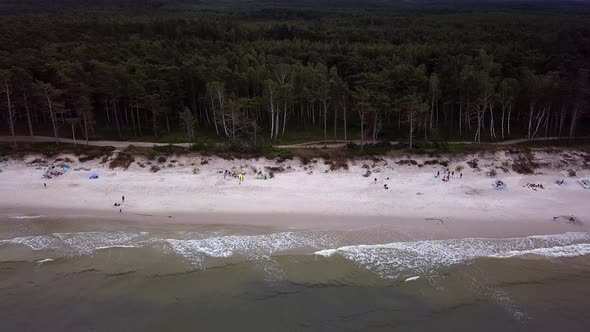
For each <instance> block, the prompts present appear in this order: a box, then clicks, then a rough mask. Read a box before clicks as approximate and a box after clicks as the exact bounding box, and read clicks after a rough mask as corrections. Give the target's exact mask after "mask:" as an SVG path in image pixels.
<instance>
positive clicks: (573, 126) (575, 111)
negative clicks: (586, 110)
mask: <svg viewBox="0 0 590 332" xmlns="http://www.w3.org/2000/svg"><path fill="white" fill-rule="evenodd" d="M577 121H578V108H577V107H574V109H573V110H572V122H571V123H570V137H569V142H570V144H571V143H573V142H574V134H575V132H576V122H577Z"/></svg>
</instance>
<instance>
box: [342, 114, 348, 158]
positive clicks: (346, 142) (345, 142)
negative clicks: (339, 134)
mask: <svg viewBox="0 0 590 332" xmlns="http://www.w3.org/2000/svg"><path fill="white" fill-rule="evenodd" d="M342 111H343V114H342V116H343V117H344V148H345V149H346V148H348V137H347V136H346V104H342Z"/></svg>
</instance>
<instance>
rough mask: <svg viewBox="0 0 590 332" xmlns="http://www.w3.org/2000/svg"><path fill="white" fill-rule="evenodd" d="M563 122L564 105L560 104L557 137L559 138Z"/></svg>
mask: <svg viewBox="0 0 590 332" xmlns="http://www.w3.org/2000/svg"><path fill="white" fill-rule="evenodd" d="M564 124H565V105H561V114H559V133H558V134H557V137H559V138H561V133H562V130H563V125H564Z"/></svg>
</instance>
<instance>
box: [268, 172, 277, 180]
mask: <svg viewBox="0 0 590 332" xmlns="http://www.w3.org/2000/svg"><path fill="white" fill-rule="evenodd" d="M274 177H275V173H274V172H272V171H271V172H268V178H269V179H272V178H274Z"/></svg>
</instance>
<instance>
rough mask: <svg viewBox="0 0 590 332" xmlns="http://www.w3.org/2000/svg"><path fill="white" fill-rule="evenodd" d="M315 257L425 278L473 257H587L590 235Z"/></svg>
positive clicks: (361, 249) (382, 247)
mask: <svg viewBox="0 0 590 332" xmlns="http://www.w3.org/2000/svg"><path fill="white" fill-rule="evenodd" d="M315 254H316V255H319V256H325V257H330V256H334V255H339V256H342V257H344V258H346V259H348V260H351V261H353V262H355V263H357V264H359V265H360V266H362V267H364V268H367V269H369V270H371V271H374V272H375V273H377V274H378V275H380V276H381V277H383V278H402V277H405V278H408V277H411V276H416V275H422V276H429V275H433V274H436V272H437V271H438V270H439V269H440V268H444V267H448V266H452V265H455V264H460V263H466V262H468V261H470V260H472V259H474V258H479V257H495V258H508V257H516V256H526V255H537V256H546V257H573V256H582V255H587V254H590V233H585V232H570V233H564V234H557V235H536V236H528V237H523V238H508V239H478V238H474V239H458V240H434V241H415V242H394V243H388V244H378V245H353V246H345V247H340V248H337V249H327V250H321V251H317V252H316V253H315Z"/></svg>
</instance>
